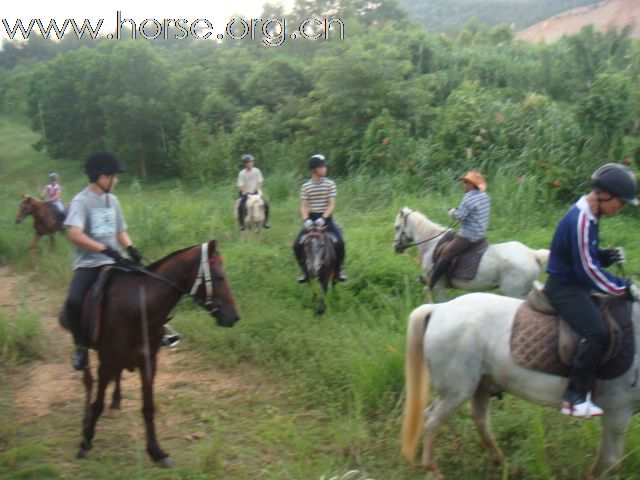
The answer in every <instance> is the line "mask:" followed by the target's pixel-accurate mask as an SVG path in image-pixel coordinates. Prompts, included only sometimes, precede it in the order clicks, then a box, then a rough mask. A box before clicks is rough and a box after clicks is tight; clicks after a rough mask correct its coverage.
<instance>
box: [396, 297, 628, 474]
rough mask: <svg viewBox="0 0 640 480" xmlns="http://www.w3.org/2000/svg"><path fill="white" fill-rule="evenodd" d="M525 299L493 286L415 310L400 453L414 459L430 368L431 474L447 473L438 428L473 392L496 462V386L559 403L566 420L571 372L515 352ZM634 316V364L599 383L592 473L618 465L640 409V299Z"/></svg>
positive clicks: (427, 448) (427, 444) (427, 461)
mask: <svg viewBox="0 0 640 480" xmlns="http://www.w3.org/2000/svg"><path fill="white" fill-rule="evenodd" d="M521 303H522V300H519V299H515V298H509V297H503V296H499V295H494V294H490V293H470V294H467V295H463V296H461V297H458V298H456V299H454V300H451V301H449V302H447V303H440V304H436V305H434V304H426V305H422V306H420V307H418V308H416V309H415V310H414V311H413V312H412V313H411V314H410V316H409V325H408V329H407V350H406V357H405V361H406V363H405V370H406V399H405V406H404V422H403V427H402V455H403V456H404V458H405V459H406V460H408V461H409V462H410V463H412V464H413V461H414V458H415V453H416V448H417V445H418V437H419V435H420V430H421V427H422V424H423V414H424V413H425V412H424V408H425V406H426V405H427V403H428V399H429V374H431V385H432V387H433V390H434V391H435V393H436V400H435V401H434V402H433V403H432V404H431V405H430V406H429V408H428V409H427V410H426V416H427V418H426V421H425V422H424V427H425V432H424V449H423V453H422V464H423V465H424V466H425V467H426V468H427V470H428V472H429V475H428V478H437V479H442V478H444V477H443V475H442V473H441V472H440V471H439V470H438V466H437V464H436V459H435V452H434V443H435V440H436V434H437V432H438V428H439V427H440V425H441V424H442V423H443V422H444V421H445V420H446V419H447V417H449V416H450V415H451V414H452V413H453V412H454V411H455V410H456V409H457V408H458V407H459V406H460V405H461V404H462V403H463V402H465V401H466V400H468V399H472V411H471V416H472V418H473V420H474V422H475V424H476V427H477V429H478V432H479V433H480V437H481V439H482V444H483V446H484V447H485V448H486V449H487V450H488V451H489V453H490V454H491V456H492V457H493V460H494V461H495V462H501V461H502V453H501V451H500V448H499V447H498V446H497V444H496V442H495V440H494V439H493V436H492V435H491V431H490V429H489V401H490V396H491V391H495V390H496V388H497V389H501V390H505V391H508V392H511V393H513V394H514V395H517V396H518V397H520V398H523V399H525V400H527V401H529V402H534V403H538V404H546V405H552V406H554V407H556V408H557V409H558V413H557V415H558V421H563V419H562V418H561V417H560V416H561V414H560V412H559V410H560V405H561V403H562V396H563V393H564V391H565V389H566V386H567V379H566V378H564V377H559V376H554V375H548V374H545V373H540V372H536V371H533V370H528V369H526V368H523V367H520V366H519V365H517V364H516V363H515V362H514V361H513V360H512V359H511V355H510V346H509V339H510V336H511V328H512V323H513V319H514V315H515V313H516V310H517V309H518V307H519V306H520V304H521ZM632 317H633V328H634V332H635V333H634V336H635V345H636V354H635V358H634V363H633V365H632V367H631V368H630V369H629V371H627V372H626V373H625V374H623V375H621V376H620V377H618V378H615V379H613V380H607V381H598V383H597V388H596V392H597V399H596V401H597V403H598V405H599V406H601V407H602V408H603V409H604V416H603V417H602V435H601V441H600V448H599V452H598V456H597V459H596V461H595V463H594V464H593V467H592V468H591V472H590V475H591V476H598V475H601V474H608V473H609V472H611V471H613V470H616V469H617V468H618V467H619V466H620V464H621V461H622V457H623V453H624V437H625V433H626V430H627V426H628V424H629V421H630V419H631V416H632V415H633V414H634V413H635V412H636V411H638V410H639V409H640V386H639V385H638V384H637V378H636V376H637V375H638V369H639V368H640V359H639V352H638V348H639V347H640V309H639V308H638V305H637V304H636V303H634V305H633V310H632Z"/></svg>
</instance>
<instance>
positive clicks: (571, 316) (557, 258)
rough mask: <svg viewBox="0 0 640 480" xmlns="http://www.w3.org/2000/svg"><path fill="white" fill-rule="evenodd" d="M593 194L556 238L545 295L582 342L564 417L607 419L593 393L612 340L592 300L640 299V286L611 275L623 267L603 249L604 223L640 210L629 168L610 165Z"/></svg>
mask: <svg viewBox="0 0 640 480" xmlns="http://www.w3.org/2000/svg"><path fill="white" fill-rule="evenodd" d="M591 184H592V188H593V189H592V190H591V192H590V193H589V194H588V195H585V196H583V197H582V198H580V200H578V201H577V202H576V203H575V204H574V205H573V206H572V207H571V208H570V209H569V211H568V212H567V213H566V215H565V216H564V217H563V218H562V220H561V221H560V223H559V224H558V227H557V229H556V231H555V234H554V235H553V241H552V243H551V253H550V255H549V265H548V266H547V273H548V274H549V278H548V279H547V283H546V285H545V288H544V291H545V293H546V295H547V297H548V298H549V300H550V302H551V304H552V305H553V307H554V308H555V309H556V310H557V311H558V312H559V313H560V315H562V317H563V318H564V319H565V320H566V321H567V323H569V325H571V327H572V328H573V329H574V330H575V331H576V332H577V333H578V334H579V335H580V337H581V338H582V339H581V341H580V343H578V348H577V350H576V353H575V356H574V358H573V364H572V366H571V372H570V374H569V384H568V387H567V391H566V393H565V395H564V399H563V404H562V409H561V412H562V413H563V414H565V415H571V416H575V417H586V418H590V417H594V416H599V415H602V413H603V411H602V409H601V408H600V407H598V406H597V405H595V404H594V403H593V402H592V401H591V394H590V392H589V390H590V388H591V384H592V383H593V380H594V378H595V375H596V368H597V367H598V365H599V364H600V360H601V358H602V355H603V353H604V350H605V348H606V344H607V342H608V341H609V334H608V332H607V327H606V326H605V322H604V319H603V318H602V315H601V314H600V312H599V311H598V309H597V307H596V306H595V305H594V303H593V302H592V301H591V291H592V290H596V291H599V292H602V293H606V294H608V295H616V296H620V295H625V296H628V297H630V298H633V299H636V300H638V299H640V292H639V291H638V289H637V287H636V286H634V285H633V284H632V283H630V282H629V281H628V280H625V279H623V278H619V277H616V276H615V275H613V274H611V273H609V272H607V271H606V270H605V267H608V266H610V265H613V264H614V263H622V261H623V260H624V256H623V254H622V250H621V249H620V248H616V249H608V250H601V249H600V248H599V246H598V243H599V221H600V218H601V217H602V216H605V217H612V216H614V215H617V214H618V213H620V212H621V211H622V209H623V208H624V207H625V205H633V206H637V205H638V200H637V199H636V194H637V182H636V177H635V175H634V174H633V172H631V170H629V169H628V168H627V167H626V166H625V165H621V164H618V163H609V164H607V165H604V166H602V167H600V168H599V169H598V170H596V171H595V173H594V174H593V176H592V177H591Z"/></svg>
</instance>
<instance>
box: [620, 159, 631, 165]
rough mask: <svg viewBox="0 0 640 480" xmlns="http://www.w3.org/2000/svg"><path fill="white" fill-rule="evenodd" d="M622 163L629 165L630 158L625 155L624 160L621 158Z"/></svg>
mask: <svg viewBox="0 0 640 480" xmlns="http://www.w3.org/2000/svg"><path fill="white" fill-rule="evenodd" d="M622 163H624V164H625V165H631V159H630V158H629V157H625V158H624V160H622Z"/></svg>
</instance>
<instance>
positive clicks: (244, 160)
mask: <svg viewBox="0 0 640 480" xmlns="http://www.w3.org/2000/svg"><path fill="white" fill-rule="evenodd" d="M254 161H255V158H253V155H251V154H250V153H245V154H244V155H243V156H242V163H249V162H254Z"/></svg>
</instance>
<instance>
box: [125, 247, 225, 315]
mask: <svg viewBox="0 0 640 480" xmlns="http://www.w3.org/2000/svg"><path fill="white" fill-rule="evenodd" d="M208 248H209V245H208V244H207V243H203V244H202V245H201V250H200V267H199V269H198V273H197V275H196V279H195V280H194V282H193V286H192V287H191V290H185V289H184V288H182V287H181V286H180V285H178V284H177V283H175V282H173V281H172V280H169V279H168V278H165V277H162V276H160V275H157V274H155V273H153V272H150V271H149V270H147V269H146V268H144V267H142V266H138V265H131V270H132V271H135V272H138V273H141V274H143V275H146V276H148V277H151V278H155V279H156V280H158V281H160V282H162V283H164V284H166V285H169V286H170V287H172V288H174V289H176V290H178V291H179V292H180V293H182V294H183V295H188V296H189V297H191V298H192V299H193V301H194V302H196V303H197V304H198V305H200V306H201V307H202V308H204V309H205V310H206V311H207V313H209V314H210V315H214V314H215V313H216V312H217V311H218V310H220V304H219V302H218V301H217V300H216V299H214V298H213V282H217V281H223V280H224V275H213V274H212V272H211V264H212V263H215V262H219V261H221V260H222V257H221V256H220V255H217V256H215V257H213V258H209V254H208ZM202 284H204V288H205V299H204V300H202V299H200V298H198V297H196V292H197V291H198V288H200V285H202Z"/></svg>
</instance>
